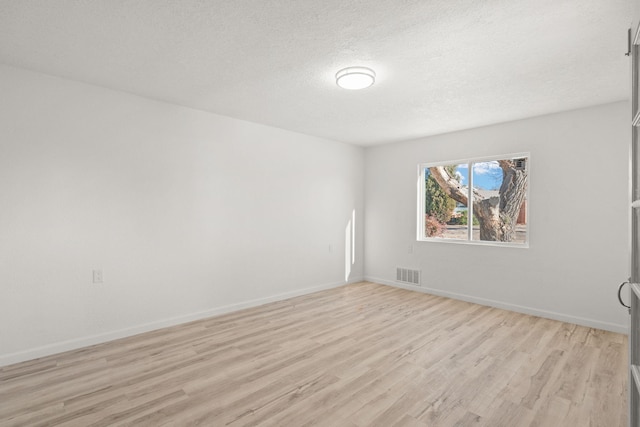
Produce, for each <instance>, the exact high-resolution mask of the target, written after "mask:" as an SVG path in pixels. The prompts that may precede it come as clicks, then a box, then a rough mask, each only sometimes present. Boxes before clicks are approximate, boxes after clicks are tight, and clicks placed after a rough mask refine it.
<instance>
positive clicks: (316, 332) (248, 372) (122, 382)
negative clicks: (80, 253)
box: [0, 283, 627, 427]
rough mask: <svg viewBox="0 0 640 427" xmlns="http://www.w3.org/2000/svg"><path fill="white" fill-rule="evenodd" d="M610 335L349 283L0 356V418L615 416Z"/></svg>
mask: <svg viewBox="0 0 640 427" xmlns="http://www.w3.org/2000/svg"><path fill="white" fill-rule="evenodd" d="M626 348H627V338H626V336H624V335H621V334H615V333H611V332H606V331H601V330H596V329H590V328H586V327H581V326H576V325H572V324H568V323H562V322H557V321H553V320H549V319H542V318H537V317H533V316H527V315H523V314H518V313H513V312H509V311H504V310H499V309H495V308H490V307H484V306H480V305H475V304H470V303H466V302H461V301H455V300H452V299H447V298H442V297H437V296H432V295H426V294H422V293H416V292H411V291H407V290H403V289H397V288H392V287H387V286H382V285H376V284H372V283H359V284H355V285H349V286H344V287H340V288H336V289H331V290H327V291H323V292H318V293H315V294H311V295H305V296H301V297H297V298H292V299H289V300H285V301H279V302H275V303H271V304H267V305H263V306H260V307H255V308H251V309H247V310H242V311H238V312H234V313H230V314H226V315H222V316H217V317H213V318H210V319H205V320H200V321H196V322H191V323H188V324H184V325H179V326H175V327H171V328H165V329H161V330H157V331H152V332H149V333H145V334H141V335H137V336H134V337H128V338H125V339H121V340H117V341H112V342H109V343H105V344H100V345H96V346H91V347H87V348H83V349H79V350H75V351H70V352H66V353H62V354H58V355H54V356H49V357H45V358H41V359H37V360H33V361H28V362H24V363H19V364H15V365H11V366H5V367H3V368H0V427H8V426H30V427H31V426H34V427H37V426H83V427H85V426H94V427H98V426H154V427H156V426H191V425H194V426H195V425H201V426H231V427H236V426H237V427H240V426H244V427H248V426H263V427H270V426H273V427H275V426H291V427H298V426H300V427H301V426H332V427H365V426H381V427H400V426H406V427H426V426H429V427H439V426H440V427H454V426H460V427H468V426H485V427H501V426H504V427H534V426H540V427H545V426H554V427H555V426H565V427H571V426H593V427H597V426H602V427H623V426H626V423H627V397H626V396H627V356H626Z"/></svg>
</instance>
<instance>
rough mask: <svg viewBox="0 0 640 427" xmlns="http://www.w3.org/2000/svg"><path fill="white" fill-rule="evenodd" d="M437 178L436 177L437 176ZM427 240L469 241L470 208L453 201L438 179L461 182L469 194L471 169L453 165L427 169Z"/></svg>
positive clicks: (464, 190)
mask: <svg viewBox="0 0 640 427" xmlns="http://www.w3.org/2000/svg"><path fill="white" fill-rule="evenodd" d="M434 174H435V175H434ZM424 176H425V211H424V213H425V237H431V238H441V239H460V240H467V239H468V231H467V217H468V210H467V204H466V203H463V202H461V201H456V200H454V199H453V198H451V197H449V196H448V195H447V193H446V192H445V190H444V189H443V188H442V186H441V185H440V184H439V183H438V180H437V179H436V176H440V178H441V179H440V181H442V178H445V179H446V178H452V179H453V180H454V181H457V182H458V184H459V186H460V188H461V191H462V192H464V193H465V194H468V192H469V190H468V183H469V165H468V164H457V165H456V164H452V165H443V166H441V167H440V166H439V167H432V168H426V169H425V173H424Z"/></svg>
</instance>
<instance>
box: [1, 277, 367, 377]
mask: <svg viewBox="0 0 640 427" xmlns="http://www.w3.org/2000/svg"><path fill="white" fill-rule="evenodd" d="M363 280H364V279H363V278H362V277H354V278H351V279H349V281H348V282H335V283H327V284H323V285H318V286H312V287H309V288H304V289H296V290H295V291H290V292H283V293H280V294H276V295H272V296H269V297H265V298H258V299H254V300H249V301H243V302H240V303H236V304H229V305H225V306H222V307H216V308H212V309H210V310H205V311H200V312H197V313H190V314H185V315H182V316H176V317H172V318H169V319H162V320H158V321H155V322H149V323H145V324H142V325H137V326H132V327H130V328H125V329H119V330H116V331H111V332H106V333H102V334H97V335H91V336H87V337H82V338H76V339H72V340H68V341H62V342H57V343H53V344H48V345H44V346H41V347H36V348H32V349H28V350H24V351H19V352H15V353H9V354H3V355H0V366H6V365H11V364H14V363H19V362H24V361H27V360H32V359H37V358H39V357H44V356H50V355H53V354H57V353H62V352H65V351H69V350H76V349H78V348H82V347H87V346H90V345H95V344H101V343H104V342H108V341H113V340H116V339H119V338H125V337H130V336H132V335H137V334H141V333H143V332H149V331H153V330H156V329H161V328H167V327H169V326H175V325H179V324H182V323H187V322H192V321H194V320H200V319H206V318H208V317H213V316H218V315H221V314H225V313H231V312H233V311H238V310H242V309H245V308H250V307H257V306H259V305H263V304H268V303H270V302H275V301H282V300H285V299H288V298H293V297H297V296H300V295H307V294H312V293H314V292H319V291H323V290H325V289H331V288H337V287H339V286H343V285H345V284H347V283H357V282H361V281H363Z"/></svg>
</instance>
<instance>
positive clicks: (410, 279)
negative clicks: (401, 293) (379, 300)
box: [396, 267, 420, 286]
mask: <svg viewBox="0 0 640 427" xmlns="http://www.w3.org/2000/svg"><path fill="white" fill-rule="evenodd" d="M396 281H398V282H402V283H408V284H410V285H415V286H420V270H411V269H410V268H402V267H396Z"/></svg>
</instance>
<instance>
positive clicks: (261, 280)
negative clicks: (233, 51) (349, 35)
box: [0, 66, 364, 365]
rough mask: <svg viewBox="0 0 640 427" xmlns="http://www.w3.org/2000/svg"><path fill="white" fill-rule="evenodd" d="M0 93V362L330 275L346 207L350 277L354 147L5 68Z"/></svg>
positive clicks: (356, 268)
mask: <svg viewBox="0 0 640 427" xmlns="http://www.w3.org/2000/svg"><path fill="white" fill-rule="evenodd" d="M0 93H1V94H2V96H0V117H1V119H0V289H1V296H0V365H3V364H8V363H12V362H17V361H20V360H26V359H30V358H33V357H37V356H41V355H45V354H51V353H55V352H58V351H62V350H67V349H70V348H75V347H80V346H83V345H87V344H91V343H95V342H101V341H105V340H108V339H112V338H116V337H120V336H125V335H130V334H133V333H136V332H141V331H144V330H149V329H153V328H157V327H161V326H165V325H169V324H175V323H180V322H183V321H186V320H190V319H194V318H198V317H204V316H207V315H212V314H216V313H220V312H224V311H229V310H233V309H237V308H241V307H244V306H249V305H255V304H258V303H263V302H267V301H270V300H273V299H280V298H284V297H287V296H292V295H296V294H301V293H305V292H310V291H313V290H317V289H321V288H324V287H329V286H336V285H339V284H343V283H345V268H346V266H345V250H346V249H347V248H346V245H345V230H346V228H347V226H348V224H349V222H350V220H351V218H352V212H353V210H354V209H355V211H356V262H355V264H354V265H349V266H348V268H349V270H350V275H349V276H348V277H347V279H348V280H349V281H354V280H355V281H357V280H360V279H361V278H362V276H363V262H362V260H363V257H362V253H363V244H362V233H361V232H360V230H361V228H360V224H362V223H363V221H362V203H363V181H362V180H363V173H364V172H363V150H362V149H361V148H357V147H353V146H350V145H346V144H341V143H337V142H333V141H328V140H323V139H319V138H314V137H310V136H306V135H301V134H296V133H293V132H288V131H284V130H280V129H275V128H271V127H267V126H261V125H258V124H253V123H249V122H244V121H240V120H234V119H230V118H226V117H222V116H217V115H213V114H209V113H205V112H202V111H196V110H192V109H188V108H182V107H178V106H174V105H170V104H166V103H162V102H155V101H152V100H148V99H144V98H140V97H136V96H132V95H128V94H125V93H122V92H116V91H111V90H108V89H103V88H99V87H95V86H90V85H84V84H81V83H77V82H72V81H68V80H63V79H57V78H54V77H49V76H44V75H40V74H35V73H31V72H27V71H23V70H18V69H15V68H9V67H4V66H2V67H0ZM348 244H350V242H348ZM330 249H331V250H330ZM94 269H102V270H103V274H104V281H105V283H104V284H99V285H97V284H92V270H94Z"/></svg>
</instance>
